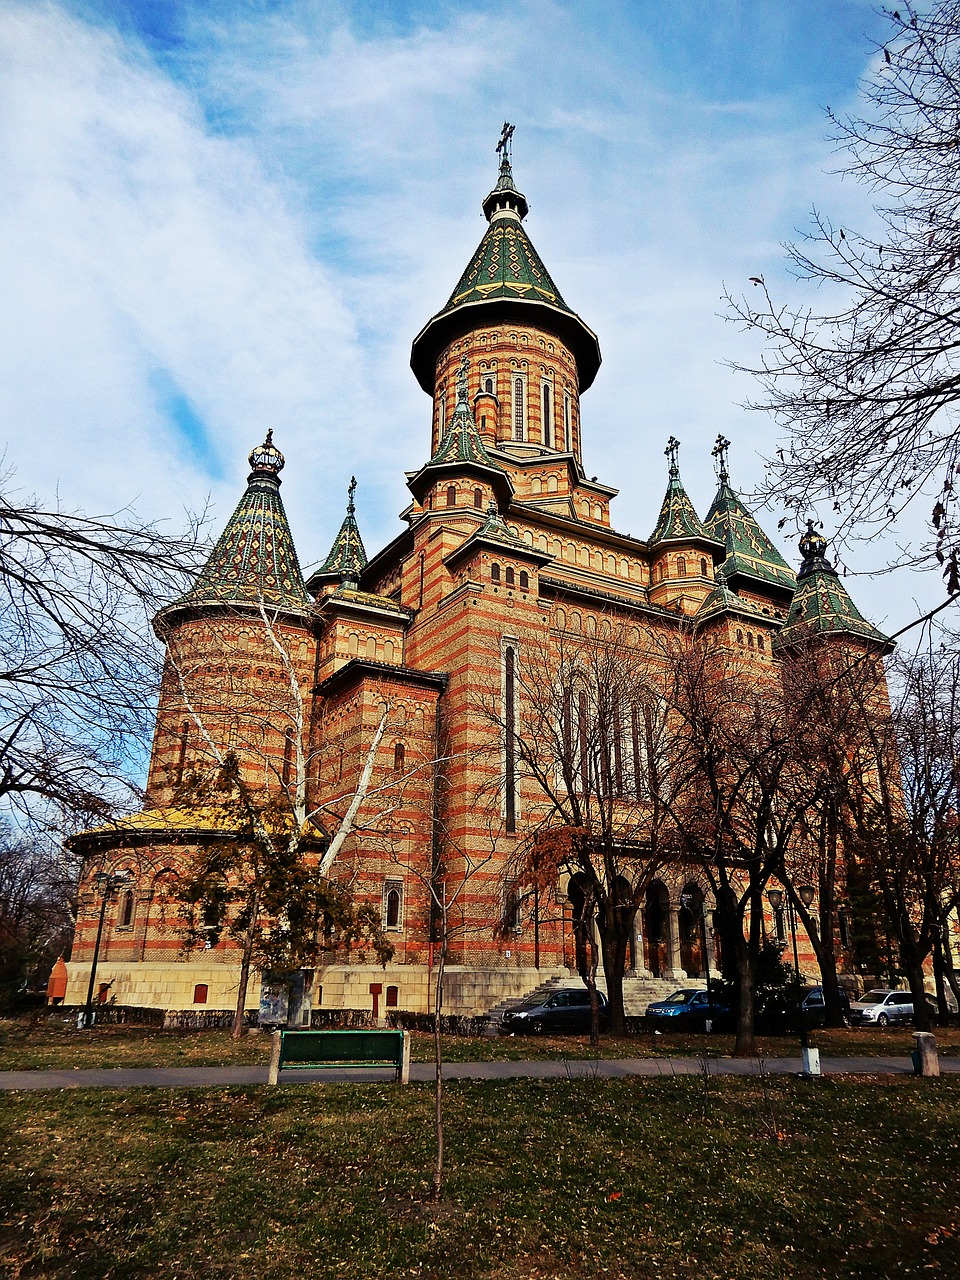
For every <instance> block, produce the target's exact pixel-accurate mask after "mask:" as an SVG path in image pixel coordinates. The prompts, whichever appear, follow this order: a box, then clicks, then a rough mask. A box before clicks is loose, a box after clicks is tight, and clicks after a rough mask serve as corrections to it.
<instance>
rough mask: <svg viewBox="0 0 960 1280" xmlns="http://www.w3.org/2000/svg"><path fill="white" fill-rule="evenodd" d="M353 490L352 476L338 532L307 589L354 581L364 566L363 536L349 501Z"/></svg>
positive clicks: (351, 499)
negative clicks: (345, 507)
mask: <svg viewBox="0 0 960 1280" xmlns="http://www.w3.org/2000/svg"><path fill="white" fill-rule="evenodd" d="M356 491H357V479H356V476H351V477H350V484H349V485H348V487H347V514H346V515H345V516H344V517H343V524H341V526H340V531H339V533H338V534H337V536H336V537H335V538H334V540H333V546H332V547H331V548H330V554H329V555H328V556H327V558H326V560H324V562H323V564H322V565H321V566H320V568H319V569H318V570H317V571H316V573H314V574H312V575H311V578H310V581H309V582H308V583H307V587H308V589H309V590H310V591H314V592H316V591H317V590H319V588H320V587H322V586H326V585H328V584H333V583H340V582H352V583H354V584H355V583H357V582H359V581H360V574H361V573H362V572H363V570H364V569H365V568H366V564H367V553H366V551H365V550H364V547H363V539H362V538H361V537H360V528H359V526H358V525H357V518H356V507H355V506H354V502H353V495H354V494H355V493H356Z"/></svg>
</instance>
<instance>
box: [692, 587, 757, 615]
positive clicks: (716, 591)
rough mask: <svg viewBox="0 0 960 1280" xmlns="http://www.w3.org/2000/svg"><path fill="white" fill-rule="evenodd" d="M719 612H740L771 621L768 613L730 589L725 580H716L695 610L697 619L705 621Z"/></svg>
mask: <svg viewBox="0 0 960 1280" xmlns="http://www.w3.org/2000/svg"><path fill="white" fill-rule="evenodd" d="M721 613H740V614H746V615H748V616H751V617H756V618H765V619H766V621H768V622H769V621H771V619H770V617H769V615H765V614H764V613H763V612H762V610H761V609H759V608H757V606H756V605H754V604H751V603H750V602H749V601H748V600H744V599H743V598H742V597H741V596H738V595H737V593H736V592H735V591H731V590H730V588H729V587H728V586H727V584H726V583H725V582H716V583H715V584H714V587H713V590H712V591H711V592H710V594H709V595H708V596H707V597H706V599H705V600H704V601H703V603H702V604H701V606H700V608H699V609H698V610H697V621H698V622H705V621H706V620H707V619H708V618H711V617H713V616H715V615H716V614H721Z"/></svg>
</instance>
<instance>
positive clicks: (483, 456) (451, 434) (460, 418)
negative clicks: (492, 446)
mask: <svg viewBox="0 0 960 1280" xmlns="http://www.w3.org/2000/svg"><path fill="white" fill-rule="evenodd" d="M469 367H470V362H469V360H468V359H467V357H466V356H464V357H463V359H462V360H461V361H460V367H459V369H458V370H457V403H456V406H455V408H454V410H453V413H452V414H451V415H450V421H449V422H448V423H447V429H446V431H445V432H444V433H443V439H442V440H441V441H440V443H439V444H438V445H437V451H436V453H435V454H434V455H433V457H432V458H431V459H430V461H429V462H428V463H427V467H444V466H449V465H450V464H451V463H458V462H472V463H474V465H475V466H479V467H489V468H490V469H491V470H494V471H503V468H502V467H501V466H500V464H499V462H495V461H494V459H493V458H492V457H491V456H490V454H489V452H488V451H487V446H486V445H485V444H484V443H483V437H482V436H481V435H480V432H479V431H478V430H477V420H476V418H475V417H474V416H473V409H472V408H471V406H470V402H469V400H468V398H467V396H468V393H467V370H468V368H469Z"/></svg>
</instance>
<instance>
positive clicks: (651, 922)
mask: <svg viewBox="0 0 960 1280" xmlns="http://www.w3.org/2000/svg"><path fill="white" fill-rule="evenodd" d="M669 911H670V898H669V895H668V894H667V886H666V885H665V884H663V883H662V882H661V881H659V880H655V881H654V882H653V884H652V885H651V886H650V888H649V889H648V890H647V896H646V900H645V902H644V907H643V945H644V951H645V952H646V959H647V968H648V969H649V970H650V972H651V974H652V975H653V976H654V977H655V978H662V977H664V976H665V974H666V971H667V967H668V948H667V929H668V927H669V925H668V916H669Z"/></svg>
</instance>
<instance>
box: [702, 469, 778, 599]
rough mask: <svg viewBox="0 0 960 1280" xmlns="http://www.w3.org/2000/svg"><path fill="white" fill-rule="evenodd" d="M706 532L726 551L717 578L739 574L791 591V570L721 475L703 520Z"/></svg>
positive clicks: (722, 474)
mask: <svg viewBox="0 0 960 1280" xmlns="http://www.w3.org/2000/svg"><path fill="white" fill-rule="evenodd" d="M704 524H705V525H706V529H707V532H708V533H709V534H710V536H711V537H712V538H714V539H715V540H716V541H717V542H720V543H722V544H723V546H724V548H725V549H726V557H725V559H724V561H723V564H722V565H721V566H720V568H719V570H718V571H717V572H718V575H719V576H720V577H722V578H723V579H725V580H726V581H728V582H729V581H730V580H731V579H733V578H734V577H735V576H737V575H738V574H743V575H744V576H745V577H748V578H754V579H757V580H758V581H760V582H763V583H772V584H773V585H774V586H778V587H785V588H787V589H792V588H793V586H794V583H795V582H796V578H795V576H794V573H793V570H792V569H791V568H790V566H789V565H788V564H787V562H786V560H784V558H783V556H782V555H781V554H780V552H779V551H778V550H777V548H776V547H775V546H774V545H773V543H772V542H771V541H770V539H769V538H768V537H767V535H766V534H765V533H764V532H763V530H762V529H761V528H760V526H759V525H758V524H757V522H756V520H755V519H754V517H753V515H752V514H751V513H750V511H748V510H747V508H746V507H745V506H744V504H743V502H742V501H741V499H740V497H739V495H738V494H737V493H736V492H735V491H734V490H733V489H732V488H731V486H730V482H729V480H728V479H727V478H726V475H725V473H721V478H720V488H719V489H718V490H717V496H716V497H715V498H714V500H713V504H712V506H711V507H710V510H709V512H708V513H707V518H706V520H705V521H704Z"/></svg>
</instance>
